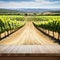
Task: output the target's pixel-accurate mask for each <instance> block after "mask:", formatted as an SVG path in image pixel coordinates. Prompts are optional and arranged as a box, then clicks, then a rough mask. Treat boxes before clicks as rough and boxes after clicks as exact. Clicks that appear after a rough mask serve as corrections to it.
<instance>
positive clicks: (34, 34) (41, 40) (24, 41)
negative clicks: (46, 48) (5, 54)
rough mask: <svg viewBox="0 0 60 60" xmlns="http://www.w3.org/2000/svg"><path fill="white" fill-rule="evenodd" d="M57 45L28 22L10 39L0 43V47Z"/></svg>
mask: <svg viewBox="0 0 60 60" xmlns="http://www.w3.org/2000/svg"><path fill="white" fill-rule="evenodd" d="M51 44H57V45H58V43H54V41H53V40H50V39H49V38H46V37H45V36H44V35H43V34H42V33H41V32H40V31H38V30H37V29H36V28H35V27H34V25H33V23H32V22H26V24H25V26H24V27H22V28H21V29H19V30H18V31H17V32H15V33H13V34H12V35H10V36H9V37H7V38H5V39H3V40H1V41H0V45H51Z"/></svg>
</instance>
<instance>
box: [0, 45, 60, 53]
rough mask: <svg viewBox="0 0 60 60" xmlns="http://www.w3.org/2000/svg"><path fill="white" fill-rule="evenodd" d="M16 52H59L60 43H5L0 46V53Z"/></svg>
mask: <svg viewBox="0 0 60 60" xmlns="http://www.w3.org/2000/svg"><path fill="white" fill-rule="evenodd" d="M3 53H18V54H21V53H22V54H30V53H31V54H34V53H38V54H41V53H42V54H44V53H46V54H51V53H53V54H60V45H20V46H19V45H9V46H8V45H7V46H0V54H3Z"/></svg>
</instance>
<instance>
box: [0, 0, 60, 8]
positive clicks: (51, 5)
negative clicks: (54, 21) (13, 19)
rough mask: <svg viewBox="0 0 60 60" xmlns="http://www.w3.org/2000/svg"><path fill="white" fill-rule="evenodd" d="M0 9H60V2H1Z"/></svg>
mask: <svg viewBox="0 0 60 60" xmlns="http://www.w3.org/2000/svg"><path fill="white" fill-rule="evenodd" d="M0 8H44V9H45V8H60V0H0Z"/></svg>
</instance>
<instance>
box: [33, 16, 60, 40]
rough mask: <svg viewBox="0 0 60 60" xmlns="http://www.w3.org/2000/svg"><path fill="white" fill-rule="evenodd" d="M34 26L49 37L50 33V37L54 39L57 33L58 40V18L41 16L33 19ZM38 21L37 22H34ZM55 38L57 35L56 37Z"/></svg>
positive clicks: (59, 21)
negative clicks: (50, 33)
mask: <svg viewBox="0 0 60 60" xmlns="http://www.w3.org/2000/svg"><path fill="white" fill-rule="evenodd" d="M33 19H34V20H35V22H34V24H35V26H36V27H39V28H40V29H41V30H42V31H44V32H45V33H47V34H48V35H49V31H51V32H52V37H53V38H56V37H55V36H54V34H56V33H58V38H57V39H58V40H60V16H53V17H52V16H42V17H34V18H33ZM36 21H38V22H36ZM56 36H57V35H56Z"/></svg>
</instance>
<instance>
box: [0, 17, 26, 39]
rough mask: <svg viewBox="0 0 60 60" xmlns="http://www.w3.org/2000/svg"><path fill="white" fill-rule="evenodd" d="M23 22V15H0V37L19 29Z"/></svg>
mask: <svg viewBox="0 0 60 60" xmlns="http://www.w3.org/2000/svg"><path fill="white" fill-rule="evenodd" d="M24 24H25V22H24V17H23V16H0V39H1V38H3V37H6V36H8V35H9V34H11V33H13V32H15V31H16V30H18V29H20V28H21V27H22V26H23V25H24ZM3 33H4V35H3V36H2V34H3Z"/></svg>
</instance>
